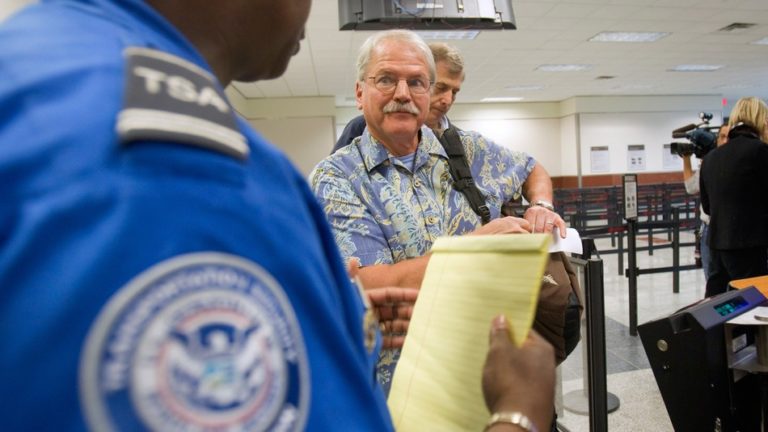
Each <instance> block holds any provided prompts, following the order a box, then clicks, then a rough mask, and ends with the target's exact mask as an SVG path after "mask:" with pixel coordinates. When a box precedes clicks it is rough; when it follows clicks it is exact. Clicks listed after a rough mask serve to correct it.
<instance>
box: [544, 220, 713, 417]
mask: <svg viewBox="0 0 768 432" xmlns="http://www.w3.org/2000/svg"><path fill="white" fill-rule="evenodd" d="M654 238H655V240H656V241H655V244H657V245H663V244H664V243H665V242H666V236H663V235H658V236H655V237H654ZM692 241H693V234H692V233H690V232H684V233H682V234H681V242H682V243H686V242H692ZM645 244H647V236H646V237H644V238H643V237H638V241H637V245H638V246H644V245H645ZM596 246H597V249H598V251H600V250H608V249H614V247H612V246H611V242H610V240H609V239H598V240H597V241H596ZM602 260H603V269H604V271H603V277H604V279H603V283H604V304H605V335H606V336H605V340H606V341H605V342H606V343H605V346H606V366H607V375H608V391H609V392H610V393H612V394H614V395H615V396H617V397H618V399H619V408H618V409H617V410H616V411H614V412H612V413H610V414H609V415H608V428H609V431H611V432H624V431H627V432H629V431H632V432H635V431H672V430H673V429H672V425H671V423H670V421H669V417H668V415H667V412H666V409H665V408H664V403H663V401H662V399H661V394H660V393H659V389H658V387H657V386H656V381H655V380H654V378H653V373H652V372H651V369H650V365H649V363H648V359H647V357H646V355H645V351H644V350H643V347H642V344H641V342H640V337H639V336H631V335H630V334H629V300H628V298H629V295H628V291H629V289H628V279H627V278H626V277H624V276H623V275H622V276H619V275H618V256H617V255H616V254H603V255H602ZM626 262H627V259H626V255H625V258H624V266H625V267H626V265H627V264H626ZM680 262H681V264H683V265H686V264H693V262H694V258H693V247H683V248H681V253H680ZM671 264H672V250H671V248H665V249H656V250H654V253H653V255H652V256H649V254H648V252H647V251H643V252H638V253H637V266H638V267H639V268H658V267H668V266H671ZM704 285H705V280H704V274H703V272H702V270H701V269H696V270H689V271H684V272H681V273H680V292H679V293H677V294H674V293H673V292H672V273H671V272H670V273H658V274H650V275H641V276H639V278H638V289H637V291H638V296H637V305H638V308H637V310H638V320H637V322H638V323H639V324H642V323H644V322H647V321H650V320H653V319H656V318H661V317H664V316H667V315H669V314H671V313H672V312H674V311H676V310H678V309H680V308H681V307H683V306H686V305H689V304H691V303H694V302H695V301H698V300H699V299H701V298H702V297H703V296H704ZM583 346H584V344H583V342H582V343H580V344H579V346H578V347H577V348H576V350H575V351H574V352H573V353H572V354H571V355H570V356H569V357H568V359H566V361H565V362H564V363H563V364H562V365H561V368H560V373H561V376H562V390H563V394H564V395H566V397H565V401H566V402H565V403H564V405H565V406H564V409H563V410H562V414H561V415H560V417H559V423H560V425H561V426H562V428H561V429H562V430H564V431H565V430H568V431H571V432H576V431H589V418H588V417H587V416H586V415H581V414H576V413H574V412H572V411H571V410H569V409H568V408H569V406H568V401H569V400H571V401H572V400H574V397H578V396H579V392H581V393H584V388H585V382H584V379H583V376H584V373H585V372H584V358H583V353H582V347H583ZM577 410H578V409H577Z"/></svg>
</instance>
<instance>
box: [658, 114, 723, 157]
mask: <svg viewBox="0 0 768 432" xmlns="http://www.w3.org/2000/svg"><path fill="white" fill-rule="evenodd" d="M699 119H701V123H699V124H693V123H691V124H688V125H685V126H683V127H679V128H677V129H675V130H673V131H672V138H685V139H687V140H688V142H672V143H671V144H670V147H669V151H670V152H671V153H672V154H675V155H678V156H689V155H695V156H696V157H697V158H699V159H701V158H703V157H704V156H706V154H707V153H709V151H710V150H712V149H714V148H715V147H717V133H716V132H717V131H718V130H719V129H720V127H721V126H710V125H709V121H710V120H712V113H707V112H702V113H699ZM713 131H715V132H713Z"/></svg>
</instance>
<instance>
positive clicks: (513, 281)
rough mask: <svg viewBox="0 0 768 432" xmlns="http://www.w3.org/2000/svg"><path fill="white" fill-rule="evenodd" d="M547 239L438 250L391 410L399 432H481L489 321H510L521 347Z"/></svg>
mask: <svg viewBox="0 0 768 432" xmlns="http://www.w3.org/2000/svg"><path fill="white" fill-rule="evenodd" d="M550 240H551V236H550V235H548V234H511V235H509V234H508V235H487V236H457V237H441V238H439V239H438V240H437V241H436V242H435V244H434V246H433V247H432V257H431V258H430V259H429V265H428V267H427V271H426V275H425V276H424V282H423V283H422V286H421V292H420V293H419V298H418V300H417V301H416V305H415V307H414V310H413V317H412V318H411V323H410V327H409V329H408V336H407V337H406V340H405V346H404V347H403V351H402V353H401V356H400V361H399V362H398V364H397V368H396V369H395V376H394V378H393V381H392V388H391V391H390V394H389V400H388V401H387V403H388V405H389V410H390V413H391V414H392V419H393V421H394V423H395V428H396V429H397V430H398V432H408V431H419V432H421V431H433V430H440V431H481V430H483V427H484V426H485V422H486V421H487V420H488V416H489V413H488V410H487V409H486V407H485V402H484V401H483V393H482V389H481V384H480V379H481V374H482V366H483V363H484V362H485V355H486V353H487V351H488V334H489V330H490V324H491V320H492V318H493V317H494V316H496V315H498V314H499V313H503V314H505V315H506V316H507V318H509V320H510V323H511V327H512V330H513V334H514V337H515V339H516V341H515V342H516V343H518V345H519V343H520V342H521V341H522V340H524V339H525V337H526V336H527V335H528V331H529V330H530V328H531V325H532V323H533V317H534V315H535V309H536V302H537V299H538V295H539V287H540V286H541V278H542V274H543V272H544V268H545V266H546V262H547V258H548V252H547V251H548V246H549V242H550Z"/></svg>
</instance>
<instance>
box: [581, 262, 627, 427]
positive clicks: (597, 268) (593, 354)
mask: <svg viewBox="0 0 768 432" xmlns="http://www.w3.org/2000/svg"><path fill="white" fill-rule="evenodd" d="M584 276H585V280H586V285H587V286H588V287H589V289H587V290H585V292H584V296H585V300H586V303H587V304H586V307H587V311H586V313H587V340H588V343H587V362H588V364H589V413H590V415H589V430H590V431H591V432H606V431H607V430H608V395H609V393H608V388H607V378H606V365H605V305H604V300H603V261H602V260H600V259H590V260H588V261H587V267H586V272H585V275H584ZM611 396H613V395H611ZM614 398H615V399H616V400H615V402H614V403H612V405H615V407H612V408H613V409H612V410H611V411H614V410H616V409H618V407H619V401H618V398H616V397H615V396H614Z"/></svg>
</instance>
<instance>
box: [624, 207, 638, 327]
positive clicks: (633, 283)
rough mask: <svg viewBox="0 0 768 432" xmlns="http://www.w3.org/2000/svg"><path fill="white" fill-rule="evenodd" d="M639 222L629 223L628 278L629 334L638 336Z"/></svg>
mask: <svg viewBox="0 0 768 432" xmlns="http://www.w3.org/2000/svg"><path fill="white" fill-rule="evenodd" d="M636 224H637V221H635V220H633V219H630V220H628V221H627V261H628V263H627V267H628V268H627V274H626V275H627V277H628V278H629V334H631V335H632V336H637V246H636V244H635V240H636V238H635V236H636Z"/></svg>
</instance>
